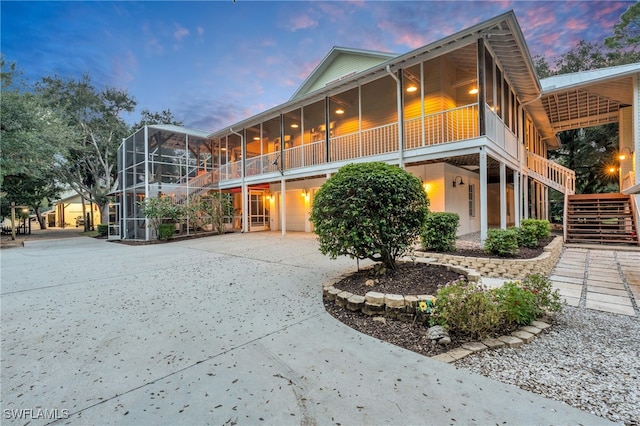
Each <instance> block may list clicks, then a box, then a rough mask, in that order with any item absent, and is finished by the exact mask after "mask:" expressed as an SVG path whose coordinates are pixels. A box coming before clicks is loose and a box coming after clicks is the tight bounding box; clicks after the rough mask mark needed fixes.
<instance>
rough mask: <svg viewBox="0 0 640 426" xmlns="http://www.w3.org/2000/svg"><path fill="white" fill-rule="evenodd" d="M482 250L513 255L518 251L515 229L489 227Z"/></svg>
mask: <svg viewBox="0 0 640 426" xmlns="http://www.w3.org/2000/svg"><path fill="white" fill-rule="evenodd" d="M484 251H486V252H487V253H490V254H496V255H498V256H504V257H510V256H515V255H516V254H518V252H519V251H520V250H519V248H518V233H517V232H516V230H515V229H489V230H488V231H487V239H486V240H485V242H484Z"/></svg>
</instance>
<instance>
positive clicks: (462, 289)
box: [430, 281, 502, 339]
mask: <svg viewBox="0 0 640 426" xmlns="http://www.w3.org/2000/svg"><path fill="white" fill-rule="evenodd" d="M501 321H502V320H501V316H500V311H499V310H498V305H497V304H496V303H494V300H493V294H492V292H490V291H486V290H483V289H482V288H480V287H478V286H476V285H475V284H470V283H467V282H466V281H455V282H453V283H450V284H448V285H446V286H444V287H442V288H440V289H438V291H437V292H436V303H435V307H434V308H433V311H432V313H431V318H430V322H431V324H432V325H435V324H438V325H442V326H444V327H447V328H448V329H449V330H451V331H456V332H462V333H465V334H471V335H472V336H473V337H475V338H478V339H481V338H484V337H486V336H488V335H490V334H491V333H492V332H493V331H494V330H496V329H497V328H498V327H499V326H500V324H501Z"/></svg>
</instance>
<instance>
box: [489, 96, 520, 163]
mask: <svg viewBox="0 0 640 426" xmlns="http://www.w3.org/2000/svg"><path fill="white" fill-rule="evenodd" d="M485 123H486V129H487V137H488V138H489V139H491V140H492V141H493V142H495V143H496V144H497V145H498V146H500V147H501V148H502V149H504V150H505V151H506V152H507V153H508V154H509V155H511V156H512V157H514V158H520V157H519V155H520V151H519V150H518V137H517V136H516V135H514V134H513V132H512V131H511V129H510V128H509V127H508V126H506V125H505V124H504V122H503V121H502V119H501V118H500V117H499V116H498V114H496V113H495V112H493V110H492V109H491V108H490V107H489V106H488V105H486V107H485Z"/></svg>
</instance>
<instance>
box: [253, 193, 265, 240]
mask: <svg viewBox="0 0 640 426" xmlns="http://www.w3.org/2000/svg"><path fill="white" fill-rule="evenodd" d="M268 229H269V209H268V208H267V203H265V194H264V190H250V191H249V232H251V231H266V230H268Z"/></svg>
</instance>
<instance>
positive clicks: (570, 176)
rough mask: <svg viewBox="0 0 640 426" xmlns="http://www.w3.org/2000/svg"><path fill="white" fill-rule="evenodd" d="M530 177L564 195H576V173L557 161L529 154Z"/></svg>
mask: <svg viewBox="0 0 640 426" xmlns="http://www.w3.org/2000/svg"><path fill="white" fill-rule="evenodd" d="M527 168H528V169H529V176H531V177H533V178H534V179H536V180H539V181H540V182H541V183H543V184H545V185H547V186H550V187H551V188H553V189H555V190H557V191H560V192H562V193H563V194H569V195H571V194H575V192H576V172H574V171H573V170H571V169H568V168H566V167H564V166H561V165H560V164H558V163H556V162H555V161H551V160H549V159H548V158H544V157H541V156H539V155H537V154H534V153H533V152H527Z"/></svg>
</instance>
